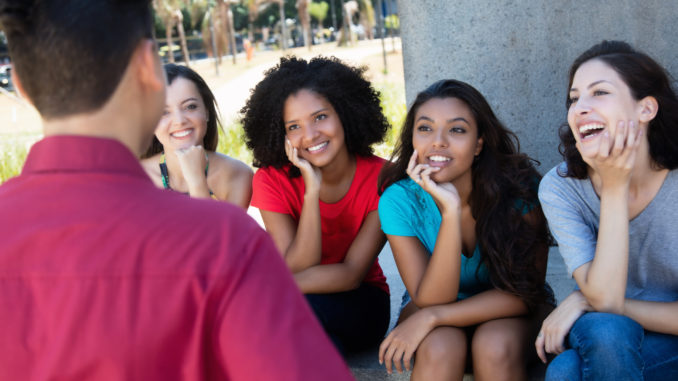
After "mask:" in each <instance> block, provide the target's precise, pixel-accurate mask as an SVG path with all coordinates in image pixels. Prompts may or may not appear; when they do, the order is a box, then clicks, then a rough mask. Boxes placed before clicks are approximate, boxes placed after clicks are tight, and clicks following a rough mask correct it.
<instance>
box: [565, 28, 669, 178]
mask: <svg viewBox="0 0 678 381" xmlns="http://www.w3.org/2000/svg"><path fill="white" fill-rule="evenodd" d="M593 59H597V60H600V61H602V62H604V63H605V64H607V65H608V66H610V68H612V69H613V70H614V71H616V72H617V74H619V76H620V77H621V79H622V80H623V81H624V83H625V84H626V85H627V86H628V87H629V89H630V90H631V96H633V98H634V99H635V100H640V99H643V98H645V97H647V96H651V97H654V98H655V99H656V100H657V103H658V104H659V108H658V110H657V115H656V116H655V117H654V119H652V121H650V123H649V126H648V129H647V140H648V141H649V143H650V157H651V158H652V164H653V166H654V167H655V168H657V169H662V168H667V169H675V168H678V97H676V93H675V91H674V90H673V89H672V88H671V81H670V76H669V74H668V73H667V72H666V69H664V68H663V67H662V66H661V65H659V64H658V63H657V62H656V61H655V60H653V59H652V58H650V56H648V55H647V54H645V53H642V52H639V51H637V50H635V49H633V48H632V47H631V45H629V44H627V43H626V42H623V41H603V42H601V43H599V44H596V45H593V46H592V47H591V48H589V49H588V50H586V51H585V52H584V53H582V54H581V55H580V56H579V57H577V59H576V60H574V63H573V64H572V66H571V67H570V80H569V83H568V86H567V93H568V96H567V100H566V102H565V105H566V107H567V109H568V110H569V108H570V105H571V104H572V102H571V101H570V97H569V90H570V88H572V80H573V78H574V74H575V73H576V72H577V70H578V69H579V67H580V66H581V65H583V64H584V63H586V62H588V61H590V60H593ZM559 135H560V146H559V151H560V153H561V155H563V159H565V161H566V162H567V172H565V173H560V172H559V174H560V175H561V176H563V177H574V178H577V179H585V178H588V171H587V165H586V163H585V162H584V160H583V159H582V157H581V154H580V153H579V150H577V147H576V141H575V139H574V135H573V134H572V131H571V130H570V127H569V125H568V124H567V123H565V124H563V125H562V126H560V131H559Z"/></svg>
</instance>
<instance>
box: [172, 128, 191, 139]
mask: <svg viewBox="0 0 678 381" xmlns="http://www.w3.org/2000/svg"><path fill="white" fill-rule="evenodd" d="M190 133H191V130H190V129H188V130H181V131H178V132H174V133H172V136H174V137H175V138H183V137H184V136H188V134H190Z"/></svg>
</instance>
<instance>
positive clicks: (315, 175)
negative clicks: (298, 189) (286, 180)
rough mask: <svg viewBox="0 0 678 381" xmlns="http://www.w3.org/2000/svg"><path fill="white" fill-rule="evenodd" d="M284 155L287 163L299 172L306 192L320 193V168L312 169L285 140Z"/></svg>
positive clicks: (288, 141) (287, 140)
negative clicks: (287, 160)
mask: <svg viewBox="0 0 678 381" xmlns="http://www.w3.org/2000/svg"><path fill="white" fill-rule="evenodd" d="M285 154H286V155H287V158H288V159H289V161H290V162H291V163H292V165H294V166H295V167H297V168H299V171H301V176H302V177H303V179H304V185H305V186H306V191H316V192H318V191H320V182H321V180H322V173H321V172H320V168H316V167H314V166H313V165H312V164H311V163H309V162H308V160H305V159H303V158H301V157H300V156H299V150H298V149H297V148H296V147H294V146H292V142H290V140H289V139H287V138H285Z"/></svg>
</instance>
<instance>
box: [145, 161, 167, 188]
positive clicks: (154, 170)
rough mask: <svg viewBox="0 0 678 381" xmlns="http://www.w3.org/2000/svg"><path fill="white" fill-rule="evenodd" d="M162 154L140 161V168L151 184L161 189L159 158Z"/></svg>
mask: <svg viewBox="0 0 678 381" xmlns="http://www.w3.org/2000/svg"><path fill="white" fill-rule="evenodd" d="M161 155H162V154H157V155H153V156H151V157H149V158H146V159H141V160H140V163H141V167H142V168H143V169H144V171H145V172H146V174H147V175H148V177H150V178H151V180H153V184H155V185H157V186H159V187H162V174H161V173H160V166H159V165H158V163H160V156H161Z"/></svg>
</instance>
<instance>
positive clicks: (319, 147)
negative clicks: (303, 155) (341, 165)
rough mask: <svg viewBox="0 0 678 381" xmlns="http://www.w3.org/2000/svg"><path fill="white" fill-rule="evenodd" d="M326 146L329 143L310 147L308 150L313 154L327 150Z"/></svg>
mask: <svg viewBox="0 0 678 381" xmlns="http://www.w3.org/2000/svg"><path fill="white" fill-rule="evenodd" d="M326 145H327V142H324V143H320V144H318V145H317V146H313V147H308V150H309V151H311V152H315V151H319V150H321V149H322V148H325V146H326Z"/></svg>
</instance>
